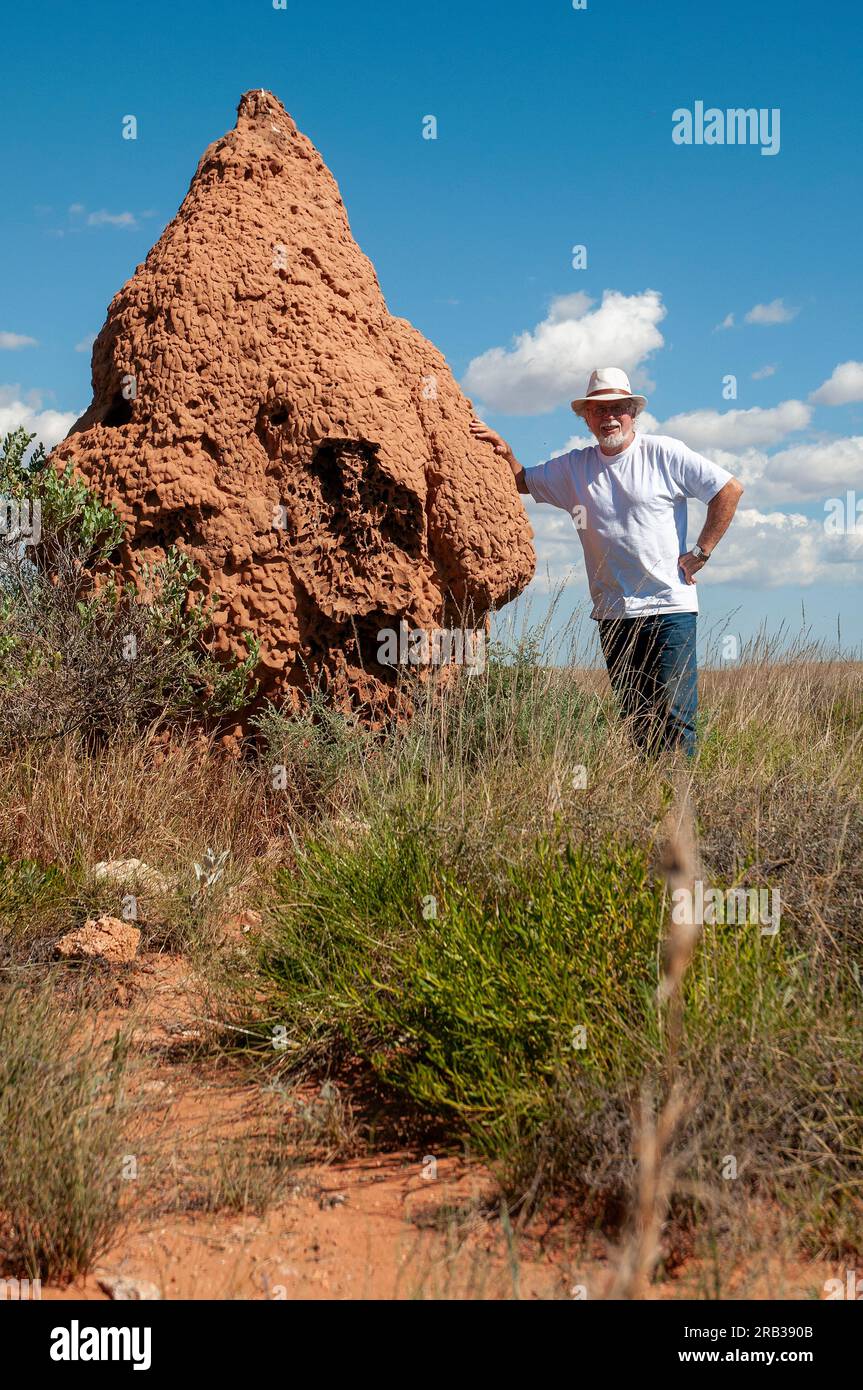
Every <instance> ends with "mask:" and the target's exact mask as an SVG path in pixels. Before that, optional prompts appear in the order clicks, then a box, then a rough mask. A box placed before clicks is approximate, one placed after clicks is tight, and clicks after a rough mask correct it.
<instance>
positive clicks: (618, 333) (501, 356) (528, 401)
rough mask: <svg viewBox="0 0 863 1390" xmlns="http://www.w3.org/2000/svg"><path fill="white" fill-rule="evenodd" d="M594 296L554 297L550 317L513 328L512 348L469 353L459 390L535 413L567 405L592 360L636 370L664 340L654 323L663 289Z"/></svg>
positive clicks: (507, 409) (661, 312) (661, 311)
mask: <svg viewBox="0 0 863 1390" xmlns="http://www.w3.org/2000/svg"><path fill="white" fill-rule="evenodd" d="M593 303H594V301H593V300H591V299H590V298H589V297H588V296H587V295H586V294H583V293H581V292H579V293H576V294H568V295H560V296H558V297H557V298H556V299H554V300H552V303H551V307H550V309H549V313H548V316H547V317H546V318H545V319H543V321H542V322H541V323H539V324H537V326H536V328H535V329H533V331H527V332H525V333H521V334H519V335H518V337H517V338H516V340H515V346H514V347H513V348H511V349H506V348H500V347H496V348H489V350H488V351H487V352H484V353H482V354H481V355H480V356H479V357H475V358H474V359H473V361H472V362H471V363H470V364H469V366H468V369H467V372H466V373H465V378H464V385H465V389H466V390H467V391H468V392H469V393H470V394H471V395H474V394H476V395H480V396H482V399H483V400H484V401H486V402H487V403H488V404H489V405H490V406H491V407H492V408H493V409H495V410H499V411H501V412H503V413H506V414H510V415H538V414H540V413H542V412H543V411H547V410H554V409H555V408H556V407H557V406H560V405H565V404H568V402H569V401H571V400H572V399H573V397H574V396H575V395H576V394H577V393H578V392H579V391H581V390H582V389H583V386H584V383H585V381H586V379H587V377H588V375H589V374H590V372H591V371H592V370H593V368H594V367H596V366H598V365H599V366H602V365H605V364H608V363H613V364H614V365H615V366H617V367H622V368H623V369H624V371H626V372H629V373H630V374H637V373H638V372H639V371H640V370H641V369H642V366H643V363H644V361H645V359H646V358H647V357H649V356H650V354H651V353H653V352H656V351H657V349H658V348H661V347H662V346H663V343H664V339H663V337H662V334H661V333H660V331H659V329H658V327H657V325H658V324H659V323H660V322H661V321H662V319H664V317H665V314H666V310H665V307H664V305H663V303H662V296H661V295H660V294H659V293H658V291H656V290H645V291H644V292H643V293H642V294H634V295H624V294H621V293H619V292H618V291H617V290H605V291H604V293H603V296H602V303H601V304H600V305H599V307H598V308H591V306H592V304H593Z"/></svg>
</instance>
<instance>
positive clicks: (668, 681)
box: [599, 613, 698, 757]
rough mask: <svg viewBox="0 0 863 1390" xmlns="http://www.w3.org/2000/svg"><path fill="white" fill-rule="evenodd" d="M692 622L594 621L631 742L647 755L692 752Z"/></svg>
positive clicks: (687, 616) (669, 618)
mask: <svg viewBox="0 0 863 1390" xmlns="http://www.w3.org/2000/svg"><path fill="white" fill-rule="evenodd" d="M696 619H697V614H695V613H656V614H652V615H650V616H648V617H643V618H613V619H601V620H600V622H599V640H600V644H601V646H602V654H603V656H604V657H605V664H606V666H607V667H608V674H609V677H610V679H611V687H612V690H613V691H614V693H615V695H616V696H617V699H618V701H619V702H620V706H621V712H622V714H623V716H624V718H625V719H626V720H627V722H628V723H629V726H630V728H631V730H632V736H633V739H634V740H635V742H636V743H637V744H638V746H639V747H640V748H643V749H644V750H645V751H647V752H655V751H656V750H657V749H658V748H675V747H682V748H683V750H684V752H685V753H686V754H687V756H688V757H692V755H693V753H694V752H695V716H696V713H697V710H698V673H697V668H696V661H695V628H696Z"/></svg>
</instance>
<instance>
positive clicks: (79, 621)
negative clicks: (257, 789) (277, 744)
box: [0, 430, 259, 740]
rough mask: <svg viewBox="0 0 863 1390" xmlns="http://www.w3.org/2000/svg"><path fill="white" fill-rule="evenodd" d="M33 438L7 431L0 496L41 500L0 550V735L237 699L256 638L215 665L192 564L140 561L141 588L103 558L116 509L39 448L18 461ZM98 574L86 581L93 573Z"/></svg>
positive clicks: (111, 724)
mask: <svg viewBox="0 0 863 1390" xmlns="http://www.w3.org/2000/svg"><path fill="white" fill-rule="evenodd" d="M33 437H34V436H32V435H28V434H27V433H26V432H25V431H24V430H16V431H13V433H12V434H10V435H7V436H6V438H5V440H4V441H3V445H2V454H0V494H3V495H5V496H8V497H10V498H12V499H16V500H20V499H22V498H25V497H26V498H29V499H30V501H31V502H32V503H33V504H34V505H36V504H38V505H39V506H40V507H41V532H42V534H41V539H40V540H39V542H38V544H37V545H34V546H33V547H31V548H30V550H31V554H28V553H27V551H28V548H27V547H22V546H21V544H20V543H16V542H11V541H7V542H6V544H5V545H4V546H3V548H2V551H0V658H2V666H0V716H2V728H3V736H4V738H5V739H7V740H8V739H12V740H15V739H20V738H25V739H26V738H46V737H52V736H58V735H62V734H65V733H68V732H80V733H83V734H85V735H89V734H92V733H99V734H109V733H113V732H115V731H117V730H119V729H128V728H129V727H134V726H142V725H146V724H153V723H157V724H158V723H168V722H177V721H184V720H187V719H189V718H200V717H204V716H206V717H208V718H220V717H222V716H224V715H227V714H230V713H232V712H234V711H236V710H239V709H242V708H244V707H245V706H246V705H247V704H248V702H249V700H250V699H251V698H252V697H253V696H254V694H255V692H256V689H257V685H256V682H255V679H254V671H255V668H256V666H257V662H258V655H259V643H258V642H257V641H256V640H254V639H253V638H252V637H251V636H249V635H248V634H247V636H246V645H247V653H248V654H247V656H246V657H245V659H244V660H243V661H241V662H238V663H235V664H233V665H226V664H225V663H224V662H221V661H218V660H217V659H216V658H215V657H213V656H212V655H211V653H210V652H209V650H208V647H207V640H206V639H207V635H208V633H209V631H210V629H211V627H212V619H213V611H214V600H213V599H210V600H206V599H204V598H202V597H200V596H195V594H194V586H195V584H196V582H197V580H198V570H197V568H196V566H195V565H194V564H193V562H192V561H191V560H190V559H189V557H188V556H186V555H184V554H183V553H182V552H181V551H179V550H177V549H176V547H174V548H172V549H171V550H169V551H168V553H167V555H166V557H165V559H164V560H163V561H162V562H161V563H159V564H156V565H151V566H146V565H145V566H142V568H141V576H140V577H141V580H142V590H143V593H144V595H145V597H143V598H142V597H141V594H140V593H139V592H138V591H137V589H136V587H135V585H134V584H132V583H131V581H129V580H126V581H122V580H121V579H120V578H119V577H118V576H117V575H116V573H115V572H113V571H112V569H111V565H110V563H109V561H110V558H111V556H112V552H113V551H115V549H116V547H117V546H118V544H119V543H120V541H121V540H122V535H123V528H122V525H121V523H120V521H119V518H118V517H117V516H116V514H115V513H114V512H113V510H112V509H111V508H109V507H106V506H104V505H103V504H102V503H101V502H100V501H99V499H98V498H96V497H95V496H94V495H93V494H92V493H90V492H89V490H88V489H87V487H86V486H85V485H84V484H83V483H82V482H81V481H80V480H76V479H74V478H73V477H72V474H71V469H70V468H67V469H66V470H65V472H64V473H62V474H59V473H57V472H56V471H55V470H54V469H53V468H51V467H50V466H48V464H47V461H46V459H45V454H44V449H42V447H41V446H40V447H39V449H37V450H36V451H35V453H34V454H33V455H32V456H31V458H30V459H29V461H27V460H26V452H27V448H28V447H29V445H30V444H31V443H32V439H33ZM96 572H98V574H99V576H100V582H99V584H98V585H96V584H94V573H96Z"/></svg>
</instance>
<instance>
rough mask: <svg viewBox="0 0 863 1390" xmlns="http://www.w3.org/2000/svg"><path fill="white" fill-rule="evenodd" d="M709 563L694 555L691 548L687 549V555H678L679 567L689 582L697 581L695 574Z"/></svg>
mask: <svg viewBox="0 0 863 1390" xmlns="http://www.w3.org/2000/svg"><path fill="white" fill-rule="evenodd" d="M706 564H707V561H706V560H699V559H698V557H697V555H693V553H692V551H691V550H687V552H686V554H685V555H679V556H678V557H677V567H678V569H680V570H681V571H682V573H683V578H684V580H685V582H686V583H687V584H694V583H695V576H696V575H697V573H698V571H699V570H703V569H704V566H705V565H706Z"/></svg>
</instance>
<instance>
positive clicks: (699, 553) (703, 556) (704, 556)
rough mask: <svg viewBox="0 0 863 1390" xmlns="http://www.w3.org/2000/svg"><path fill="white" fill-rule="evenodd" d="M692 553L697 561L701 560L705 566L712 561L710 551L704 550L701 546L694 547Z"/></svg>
mask: <svg viewBox="0 0 863 1390" xmlns="http://www.w3.org/2000/svg"><path fill="white" fill-rule="evenodd" d="M692 553H693V555H694V556H695V558H696V560H701V561H702V563H703V564H706V563H707V561H708V560H709V559H710V551H709V550H702V549H701V546H700V545H697V544H696V545H694V546H693V547H692Z"/></svg>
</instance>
